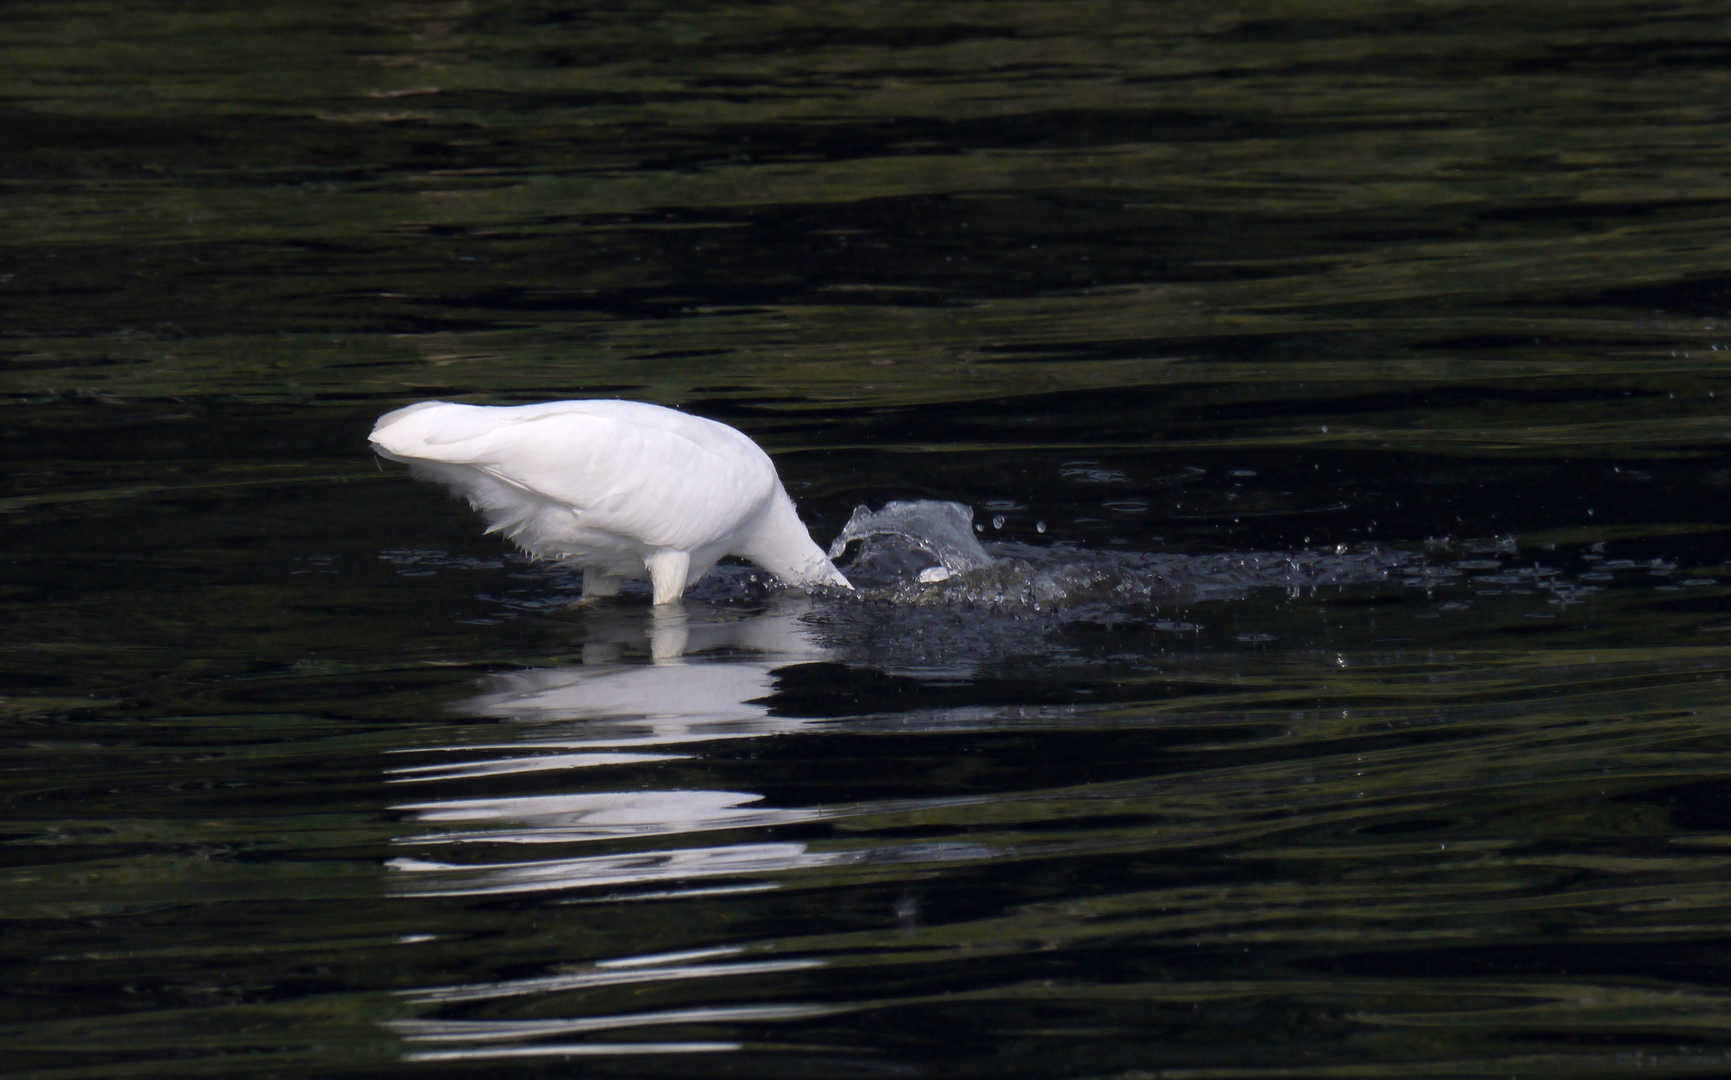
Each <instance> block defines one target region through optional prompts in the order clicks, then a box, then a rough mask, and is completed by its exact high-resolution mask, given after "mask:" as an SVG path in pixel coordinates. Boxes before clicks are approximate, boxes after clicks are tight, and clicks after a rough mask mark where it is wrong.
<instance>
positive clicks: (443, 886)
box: [389, 597, 995, 899]
mask: <svg viewBox="0 0 1731 1080" xmlns="http://www.w3.org/2000/svg"><path fill="white" fill-rule="evenodd" d="M806 612H807V602H806V601H804V600H802V599H796V598H791V597H784V598H782V601H781V603H780V605H779V606H777V607H774V608H772V609H771V610H770V611H769V612H767V613H765V614H763V615H759V616H755V617H749V618H741V617H739V616H738V615H737V614H736V613H734V612H727V611H716V610H714V609H706V608H702V607H699V606H696V605H691V606H689V607H688V608H687V609H686V610H683V611H678V612H674V613H669V612H666V611H665V610H657V611H655V612H644V611H643V610H642V609H620V608H602V609H599V610H597V611H596V612H594V613H592V615H591V618H590V619H589V626H588V627H587V629H588V630H589V631H590V634H589V636H588V640H587V642H586V643H585V645H584V656H585V662H584V663H582V664H575V665H569V666H564V667H554V668H541V669H536V670H531V671H522V672H515V673H511V674H507V675H500V676H494V677H491V678H489V679H487V680H486V681H485V682H484V684H483V692H482V693H480V694H478V695H476V696H475V697H472V698H469V699H467V700H465V701H463V702H461V703H459V705H458V706H457V710H458V711H460V712H464V713H468V714H471V715H477V716H488V717H495V718H499V719H503V720H509V721H515V722H517V723H518V724H520V725H522V726H521V727H520V728H519V730H521V731H523V732H524V733H525V734H526V735H527V736H528V737H527V738H525V739H523V740H522V741H494V742H488V743H485V744H478V745H477V744H469V745H463V746H443V747H432V748H425V749H422V750H419V751H416V752H417V753H426V752H438V753H446V754H453V755H459V756H458V759H457V760H455V761H446V762H438V763H433V764H427V765H410V766H404V767H401V768H397V769H393V770H392V771H391V779H392V781H393V782H395V783H399V784H409V783H413V784H428V783H439V782H453V781H461V782H467V783H468V784H469V785H472V783H473V782H475V781H481V782H485V781H487V780H489V779H491V778H495V777H505V776H513V777H527V776H528V775H529V774H538V775H542V776H544V777H545V779H546V781H547V782H549V783H555V784H558V783H560V782H561V781H563V784H562V785H561V786H563V785H570V787H573V788H575V789H576V790H552V791H549V790H545V789H543V790H541V791H536V792H528V793H523V794H516V793H511V794H492V793H483V794H475V793H473V792H472V791H471V792H465V793H464V794H463V795H462V796H459V797H450V798H434V799H426V800H418V801H415V802H404V803H400V804H398V805H396V806H394V807H392V809H394V810H397V811H399V812H402V813H404V814H406V815H408V820H409V821H410V822H413V823H415V824H419V825H425V826H433V827H434V828H432V829H429V830H428V831H424V832H419V833H416V834H414V835H409V836H403V837H399V838H398V841H397V842H398V843H400V844H404V845H414V846H420V847H426V846H431V845H463V844H481V843H485V844H500V843H505V844H586V843H590V842H594V841H620V840H632V839H646V838H651V837H664V836H683V835H686V834H690V833H699V832H709V831H716V830H733V829H763V828H769V827H776V826H783V825H789V824H798V823H803V822H811V821H817V820H822V819H829V818H838V817H846V816H853V815H857V814H860V813H872V812H882V811H885V810H907V809H911V808H912V807H911V806H910V805H908V804H902V803H897V804H888V803H884V804H874V805H871V806H858V805H843V806H811V807H791V808H788V807H773V806H759V805H755V804H758V803H761V802H763V796H762V795H761V794H759V793H757V792H751V791H735V790H708V789H702V788H677V787H668V788H648V789H644V788H641V787H638V788H635V789H632V790H594V788H596V787H598V786H600V785H598V784H596V783H595V782H594V780H593V779H591V777H594V776H596V774H594V773H592V772H591V771H590V770H591V769H592V768H593V767H597V766H603V765H639V764H649V763H657V762H662V761H671V760H677V759H679V758H682V757H688V756H689V755H684V754H673V753H666V752H654V751H659V750H661V749H662V748H668V747H673V746H678V745H682V744H685V745H691V744H698V743H706V742H712V741H716V740H721V739H739V738H757V737H762V736H766V735H780V734H786V733H789V732H794V731H799V730H802V729H804V728H807V727H809V726H811V725H813V724H815V723H818V722H819V721H816V720H811V719H806V718H801V717H786V716H772V715H771V714H770V709H769V706H768V705H767V704H766V701H767V700H768V699H769V698H770V696H771V695H772V694H774V693H775V690H776V674H775V673H776V671H777V670H778V669H780V668H782V667H785V666H787V665H789V664H794V663H805V662H810V661H813V660H819V659H823V658H825V657H827V656H828V655H829V653H828V651H827V650H826V649H824V648H823V647H822V646H820V645H819V644H817V643H816V642H815V640H814V638H813V635H812V631H811V630H810V628H809V627H808V626H807V624H806V622H805V621H804V616H805V614H806ZM675 646H677V647H675ZM494 730H498V729H494ZM478 754H486V755H488V756H484V757H480V756H476V755H478ZM943 801H945V802H950V801H955V800H943ZM994 854H995V852H994V851H992V850H991V849H989V848H986V847H982V846H981V845H978V844H972V843H968V844H950V843H939V844H933V843H929V842H920V843H905V844H900V845H891V846H888V847H884V848H877V849H859V848H857V847H848V848H845V849H834V848H829V849H825V850H813V849H812V848H811V847H810V846H809V845H807V844H805V843H802V842H794V841H766V842H755V843H727V844H719V845H716V846H712V847H681V848H674V849H649V850H637V851H630V852H625V853H617V852H609V853H607V854H573V855H569V856H566V857H562V858H552V859H537V860H522V861H511V862H482V863H471V862H462V861H452V860H447V859H429V858H426V857H404V858H399V859H394V860H392V861H391V862H390V863H389V866H390V867H391V868H392V869H393V870H396V871H398V872H399V873H401V874H404V875H408V876H407V877H406V878H404V879H401V880H402V882H403V883H402V885H401V886H400V887H401V889H402V891H403V893H405V894H408V895H417V896H430V895H447V896H449V895H477V894H504V893H522V892H540V891H547V890H572V889H585V890H593V889H619V888H627V889H629V890H630V895H633V896H637V897H641V898H649V897H656V898H660V897H666V896H670V895H689V894H690V893H691V892H693V891H695V890H694V889H692V888H690V887H687V885H686V883H688V882H696V881H701V882H703V891H712V890H713V889H715V888H717V887H721V888H733V887H740V886H739V885H738V884H737V883H727V884H722V883H718V882H715V881H714V880H713V879H715V878H718V877H721V878H739V877H750V878H755V879H759V880H757V881H755V882H752V883H750V884H748V885H745V886H743V887H745V888H751V889H761V888H774V887H775V886H774V884H773V883H765V882H763V881H762V880H761V879H763V878H764V877H766V876H771V877H772V876H774V875H779V874H785V873H787V872H790V871H809V870H813V869H818V868H833V867H839V866H844V865H854V864H862V863H877V862H906V861H915V862H927V861H934V860H937V861H947V860H950V859H956V858H962V859H969V860H972V859H980V858H990V857H992V856H993V855H994ZM646 889H653V890H655V891H645V890H646ZM613 898H615V899H622V898H624V897H622V896H614V897H613Z"/></svg>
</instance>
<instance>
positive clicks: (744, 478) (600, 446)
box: [372, 401, 853, 604]
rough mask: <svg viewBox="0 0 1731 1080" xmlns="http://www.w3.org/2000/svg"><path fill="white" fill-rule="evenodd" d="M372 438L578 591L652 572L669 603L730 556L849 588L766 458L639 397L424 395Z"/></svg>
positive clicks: (796, 578)
mask: <svg viewBox="0 0 1731 1080" xmlns="http://www.w3.org/2000/svg"><path fill="white" fill-rule="evenodd" d="M372 444H373V448H374V449H375V450H377V451H378V452H379V453H380V454H381V455H383V456H384V457H388V458H390V459H391V460H393V461H401V462H405V463H407V464H408V466H409V468H410V470H411V471H413V473H414V474H415V475H416V476H417V477H419V478H421V479H423V480H436V481H439V482H440V483H444V484H448V485H449V486H450V487H451V488H453V489H454V490H455V491H456V492H457V493H458V494H460V495H462V496H463V497H464V498H465V499H467V500H468V501H469V505H471V506H473V507H474V508H475V509H477V510H479V511H481V513H482V514H484V515H485V516H486V518H487V525H488V528H487V531H488V532H490V533H492V532H497V533H503V534H504V535H505V536H507V537H509V538H510V539H511V540H514V541H515V542H516V543H517V545H518V546H519V547H521V548H522V549H523V550H524V551H525V552H527V553H528V554H529V555H530V556H531V557H533V558H544V559H558V560H562V561H569V562H572V563H575V564H576V565H578V566H581V567H582V568H583V595H584V596H585V597H591V596H613V595H616V594H617V593H618V592H619V585H620V582H622V581H623V580H625V579H626V578H641V577H643V576H645V575H647V576H648V577H649V580H650V583H651V585H652V586H653V589H654V594H655V603H657V604H669V603H672V602H674V601H676V600H678V599H679V598H680V596H681V595H682V594H683V593H684V592H685V589H686V587H687V586H689V585H691V584H693V583H694V582H696V581H697V579H699V578H701V577H702V576H703V575H704V574H705V573H707V572H708V571H709V568H710V567H712V566H714V565H715V564H716V562H717V561H719V560H720V559H721V558H722V557H723V556H727V555H738V556H742V557H744V558H746V559H750V560H751V561H752V562H754V563H756V564H757V565H759V566H761V567H763V568H764V569H765V570H767V571H769V572H770V573H772V574H774V575H775V576H776V577H778V578H780V579H781V580H782V581H785V582H787V583H789V584H792V585H838V586H841V587H842V588H852V587H853V586H851V585H849V584H848V580H847V578H845V577H843V576H842V574H841V571H839V570H837V569H836V568H835V565H834V564H833V563H831V562H830V561H829V559H828V558H827V557H826V556H825V555H824V553H823V549H822V548H820V547H818V546H817V545H816V544H814V543H812V539H811V534H810V533H808V532H807V531H806V528H805V525H804V524H802V523H801V522H800V520H799V515H798V514H796V513H794V509H793V500H791V499H789V498H788V497H787V491H786V489H784V488H783V487H782V486H781V478H780V477H778V476H777V475H776V472H775V465H774V464H773V463H772V462H771V461H770V460H769V455H767V454H765V453H764V452H763V451H762V450H761V449H759V448H758V446H757V444H756V443H754V442H752V441H751V440H750V439H749V438H747V437H746V436H745V435H743V434H741V433H740V432H738V431H735V430H734V429H733V428H730V427H728V426H727V425H726V424H719V423H716V422H715V421H714V420H705V419H703V418H702V417H697V416H690V415H687V414H686V413H682V412H677V411H675V410H673V409H664V408H662V407H661V406H659V405H646V404H644V403H643V402H639V401H553V402H548V403H546V404H543V405H518V406H511V407H506V406H485V405H458V404H453V403H451V402H448V401H423V402H421V403H420V404H418V405H410V406H409V407H408V408H405V409H398V410H397V411H396V412H392V413H386V414H385V415H384V416H381V417H379V422H378V423H377V424H376V425H374V427H373V434H372Z"/></svg>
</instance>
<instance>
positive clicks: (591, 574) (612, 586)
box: [583, 567, 625, 600]
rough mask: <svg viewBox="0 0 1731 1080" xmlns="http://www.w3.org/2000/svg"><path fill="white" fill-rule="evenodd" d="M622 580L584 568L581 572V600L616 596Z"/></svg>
mask: <svg viewBox="0 0 1731 1080" xmlns="http://www.w3.org/2000/svg"><path fill="white" fill-rule="evenodd" d="M624 581H625V579H624V578H620V577H612V576H610V575H607V574H603V573H602V572H601V571H599V570H595V569H591V568H587V567H585V568H584V570H583V599H585V600H588V599H591V598H593V597H597V596H618V595H619V586H620V584H621V583H623V582H624Z"/></svg>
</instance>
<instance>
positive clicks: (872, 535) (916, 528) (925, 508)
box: [829, 499, 992, 586]
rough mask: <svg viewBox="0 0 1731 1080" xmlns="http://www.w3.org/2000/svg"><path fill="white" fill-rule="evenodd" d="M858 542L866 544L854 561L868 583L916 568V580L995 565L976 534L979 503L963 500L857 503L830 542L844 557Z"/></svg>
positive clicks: (831, 550)
mask: <svg viewBox="0 0 1731 1080" xmlns="http://www.w3.org/2000/svg"><path fill="white" fill-rule="evenodd" d="M856 542H857V543H859V545H860V547H859V550H858V551H857V552H856V554H855V556H854V560H853V562H852V563H851V564H850V565H851V566H853V567H855V568H856V569H857V572H858V573H859V575H860V577H861V578H862V579H863V580H865V581H866V582H867V584H868V586H869V585H872V584H878V585H881V584H883V579H885V578H886V577H887V578H891V579H894V578H896V577H899V576H904V575H906V574H908V573H909V572H910V571H911V572H912V576H913V578H914V580H915V581H916V582H919V583H921V584H932V583H935V582H940V581H945V580H948V579H949V578H951V577H954V576H955V575H957V574H965V573H968V572H970V571H974V570H982V569H984V568H986V567H989V566H991V565H992V557H991V556H990V555H988V554H986V549H985V548H983V547H981V546H980V542H979V541H978V540H976V539H974V510H973V507H971V506H966V505H964V504H962V503H958V502H938V501H935V500H925V499H922V500H918V501H915V502H887V503H885V504H884V508H883V509H882V510H878V511H876V512H873V511H872V510H871V509H870V508H869V507H865V506H856V507H854V511H853V516H852V517H850V518H848V521H847V524H846V525H844V526H842V530H841V534H840V535H839V536H837V537H836V538H835V542H834V543H832V544H830V546H829V557H830V558H831V559H838V558H840V557H841V556H842V554H843V553H844V552H846V551H847V549H848V546H849V545H850V544H854V543H856ZM856 584H857V583H856Z"/></svg>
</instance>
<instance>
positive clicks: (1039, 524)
mask: <svg viewBox="0 0 1731 1080" xmlns="http://www.w3.org/2000/svg"><path fill="white" fill-rule="evenodd" d="M1034 531H1035V532H1037V533H1044V532H1045V531H1046V523H1045V522H1044V521H1036V522H1034Z"/></svg>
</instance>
